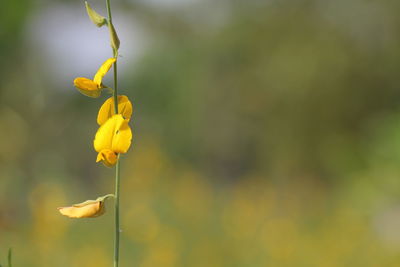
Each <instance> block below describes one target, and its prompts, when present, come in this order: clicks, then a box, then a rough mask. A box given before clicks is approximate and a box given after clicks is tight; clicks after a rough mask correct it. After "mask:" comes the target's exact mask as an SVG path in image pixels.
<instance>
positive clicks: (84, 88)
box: [74, 57, 117, 98]
mask: <svg viewBox="0 0 400 267" xmlns="http://www.w3.org/2000/svg"><path fill="white" fill-rule="evenodd" d="M116 60H117V59H116V58H113V57H112V58H109V59H107V60H106V61H105V62H104V63H103V65H101V67H100V68H99V69H98V71H97V73H96V75H94V78H93V80H91V79H88V78H83V77H78V78H76V79H75V80H74V85H75V87H76V88H77V89H78V90H79V92H81V93H82V94H84V95H86V96H89V97H94V98H96V97H99V96H100V94H101V90H102V89H103V88H104V86H103V84H102V83H101V81H102V80H103V77H104V75H106V73H107V72H108V71H109V70H110V68H111V66H112V65H113V64H114V62H115V61H116Z"/></svg>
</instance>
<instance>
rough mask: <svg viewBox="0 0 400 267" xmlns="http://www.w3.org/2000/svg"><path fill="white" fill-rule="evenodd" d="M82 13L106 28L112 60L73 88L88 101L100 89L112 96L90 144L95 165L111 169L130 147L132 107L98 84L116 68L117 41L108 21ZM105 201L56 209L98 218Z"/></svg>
mask: <svg viewBox="0 0 400 267" xmlns="http://www.w3.org/2000/svg"><path fill="white" fill-rule="evenodd" d="M86 9H87V13H88V15H89V18H90V19H91V20H92V22H93V23H95V25H96V26H98V27H101V26H103V25H106V26H107V27H108V28H109V31H110V39H111V47H112V48H113V52H114V57H112V58H109V59H107V60H106V61H105V62H104V63H103V64H102V65H101V66H100V68H99V69H98V70H97V72H96V74H95V75H94V77H93V79H89V78H84V77H78V78H76V79H75V80H74V85H75V87H76V88H77V89H78V91H79V92H81V93H82V94H83V95H85V96H88V97H92V98H98V97H100V96H101V93H102V90H103V89H108V91H109V92H111V93H112V94H113V95H112V96H111V97H110V98H108V99H107V100H106V101H105V102H104V103H103V104H102V106H101V107H100V110H99V112H98V115H97V123H98V125H99V129H98V130H97V133H96V135H95V138H94V141H93V145H94V149H95V150H96V152H97V153H98V154H97V159H96V162H102V163H103V164H104V165H105V166H107V167H113V166H115V165H116V164H117V162H118V160H119V155H120V154H123V153H126V152H127V151H128V149H129V147H130V145H131V140H132V130H131V128H130V127H129V124H128V123H129V121H130V119H131V116H132V110H133V109H132V103H131V102H130V101H129V99H128V97H127V96H125V95H117V92H116V88H114V89H112V88H110V87H108V86H106V85H104V84H103V82H102V81H103V78H104V76H105V75H106V74H107V72H108V71H109V70H110V69H111V67H112V66H113V65H114V67H116V62H117V57H118V48H119V39H118V37H117V35H116V31H115V29H114V26H113V25H112V23H111V22H110V21H109V20H107V19H106V18H104V17H102V16H100V15H99V14H97V13H96V12H95V11H94V10H93V9H91V8H90V6H89V5H88V4H87V3H86ZM115 78H116V77H114V79H115ZM108 197H114V195H112V194H109V195H106V196H103V197H99V198H97V199H96V200H87V201H85V202H83V203H79V204H75V205H72V206H70V207H62V208H59V212H60V213H61V214H62V215H65V216H68V217H70V218H93V217H98V216H100V215H102V214H103V213H104V201H105V200H106V199H107V198H108Z"/></svg>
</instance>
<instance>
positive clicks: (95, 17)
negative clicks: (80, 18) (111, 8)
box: [85, 1, 107, 27]
mask: <svg viewBox="0 0 400 267" xmlns="http://www.w3.org/2000/svg"><path fill="white" fill-rule="evenodd" d="M85 6H86V12H87V14H88V16H89V18H90V20H91V21H92V22H93V23H94V24H95V25H96V26H97V27H101V26H103V25H105V24H106V23H107V19H106V18H105V17H103V16H102V15H100V14H99V13H97V12H96V11H94V10H93V9H92V8H91V7H90V5H89V3H88V2H86V1H85Z"/></svg>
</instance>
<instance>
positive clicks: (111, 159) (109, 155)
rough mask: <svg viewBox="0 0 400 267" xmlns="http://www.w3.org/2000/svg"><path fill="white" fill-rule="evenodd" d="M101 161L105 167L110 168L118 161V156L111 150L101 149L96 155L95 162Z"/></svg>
mask: <svg viewBox="0 0 400 267" xmlns="http://www.w3.org/2000/svg"><path fill="white" fill-rule="evenodd" d="M99 161H101V162H102V163H103V164H104V165H105V166H107V167H112V166H114V165H115V164H116V163H117V161H118V155H117V154H116V153H115V152H114V151H112V150H111V149H103V150H102V151H100V152H99V154H97V159H96V162H99Z"/></svg>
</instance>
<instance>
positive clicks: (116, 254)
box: [106, 0, 120, 267]
mask: <svg viewBox="0 0 400 267" xmlns="http://www.w3.org/2000/svg"><path fill="white" fill-rule="evenodd" d="M106 4H107V14H108V21H109V23H110V24H109V27H110V25H111V24H112V16H111V5H110V0H106ZM113 55H114V57H116V56H117V53H116V51H115V50H114V49H113ZM113 69H114V91H113V99H114V111H115V114H118V82H117V62H115V63H114V68H113ZM119 158H120V157H119V155H118V160H117V164H116V166H115V194H114V195H115V202H114V203H115V232H114V267H118V265H119V233H120V228H119V181H120V179H119V176H120V175H119V169H120V163H119Z"/></svg>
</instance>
